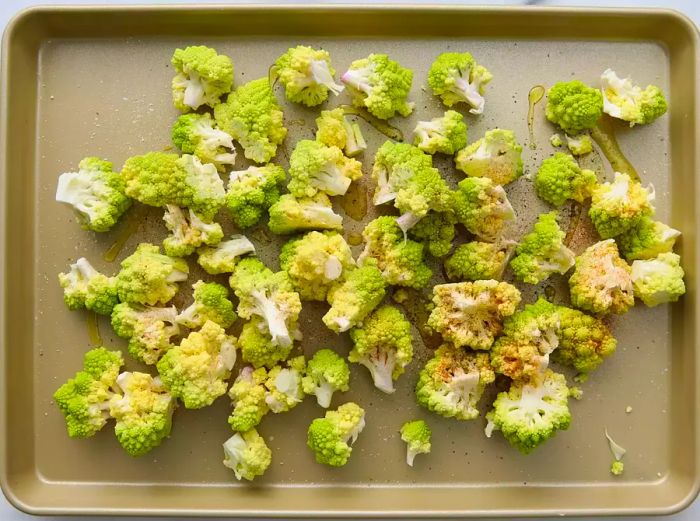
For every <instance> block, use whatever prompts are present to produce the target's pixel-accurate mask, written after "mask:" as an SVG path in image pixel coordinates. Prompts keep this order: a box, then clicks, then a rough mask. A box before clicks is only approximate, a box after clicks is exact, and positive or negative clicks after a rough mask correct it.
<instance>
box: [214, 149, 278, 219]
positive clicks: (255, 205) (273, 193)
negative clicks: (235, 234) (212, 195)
mask: <svg viewBox="0 0 700 521" xmlns="http://www.w3.org/2000/svg"><path fill="white" fill-rule="evenodd" d="M286 179H287V174H285V172H284V169H283V168H282V167H281V166H279V165H274V164H272V163H270V164H267V165H265V166H251V167H248V168H247V169H245V170H236V171H233V172H231V175H230V176H229V182H228V191H227V192H226V207H227V208H228V210H229V212H231V217H232V218H233V222H235V223H236V226H238V227H239V228H250V227H251V226H255V225H256V224H258V222H259V221H260V218H261V217H262V215H263V213H264V212H265V211H267V209H268V208H270V206H272V205H273V204H275V203H276V202H277V201H278V200H279V198H280V190H281V188H282V186H283V185H284V182H285V181H286Z"/></svg>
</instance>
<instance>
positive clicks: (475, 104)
mask: <svg viewBox="0 0 700 521" xmlns="http://www.w3.org/2000/svg"><path fill="white" fill-rule="evenodd" d="M454 80H455V82H454V86H455V88H454V89H453V92H454V93H455V94H459V95H460V96H462V97H463V98H464V100H465V101H466V102H467V103H469V105H471V106H472V108H471V109H469V112H470V113H472V114H482V113H483V112H484V97H483V96H482V95H481V94H480V93H479V87H480V84H479V83H477V82H475V83H469V81H468V80H466V79H464V78H463V77H462V76H460V75H455V76H454Z"/></svg>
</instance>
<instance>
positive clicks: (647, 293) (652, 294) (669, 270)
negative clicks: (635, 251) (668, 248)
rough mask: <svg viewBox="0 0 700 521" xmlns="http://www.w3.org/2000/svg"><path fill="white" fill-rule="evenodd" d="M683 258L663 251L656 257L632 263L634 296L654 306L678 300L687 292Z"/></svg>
mask: <svg viewBox="0 0 700 521" xmlns="http://www.w3.org/2000/svg"><path fill="white" fill-rule="evenodd" d="M684 275H685V273H684V272H683V268H681V258H680V257H679V256H678V255H676V254H675V253H661V254H659V256H658V257H656V258H655V259H648V260H636V261H634V262H633V263H632V284H633V285H634V296H635V297H637V298H638V299H641V301H642V302H644V303H645V304H646V305H647V306H649V307H653V306H658V305H659V304H666V303H668V302H676V301H678V299H679V298H680V297H681V295H683V294H685V284H684V283H683V276H684Z"/></svg>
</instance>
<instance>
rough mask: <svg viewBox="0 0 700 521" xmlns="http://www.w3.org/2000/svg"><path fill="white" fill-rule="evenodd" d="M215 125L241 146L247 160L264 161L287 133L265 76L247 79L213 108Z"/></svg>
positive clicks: (280, 112) (275, 151)
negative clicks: (246, 81) (223, 101)
mask: <svg viewBox="0 0 700 521" xmlns="http://www.w3.org/2000/svg"><path fill="white" fill-rule="evenodd" d="M214 117H215V118H216V123H217V125H218V127H219V128H220V129H221V130H223V131H225V132H227V133H228V134H231V136H233V139H235V140H236V141H238V142H239V143H240V144H241V146H242V147H243V152H244V154H245V157H246V158H247V159H250V160H252V161H255V162H256V163H267V162H268V161H270V159H272V158H273V157H274V156H275V154H276V153H277V145H281V144H282V141H284V138H285V137H286V136H287V129H286V128H284V121H283V119H282V109H281V108H280V106H279V104H278V103H277V98H275V94H274V93H273V92H272V88H271V87H270V82H269V81H268V79H267V77H265V78H259V79H257V80H253V81H250V82H248V83H246V84H245V85H242V86H240V87H238V88H237V89H236V90H235V91H234V92H232V93H231V94H229V96H228V98H227V99H226V102H225V103H220V104H219V105H217V106H216V107H215V108H214Z"/></svg>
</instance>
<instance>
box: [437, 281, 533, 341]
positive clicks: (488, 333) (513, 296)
mask: <svg viewBox="0 0 700 521" xmlns="http://www.w3.org/2000/svg"><path fill="white" fill-rule="evenodd" d="M433 303H434V304H435V308H434V309H433V311H432V312H431V313H430V317H429V318H428V326H430V327H431V328H433V329H434V330H435V331H437V332H438V333H440V334H441V335H442V337H443V338H444V339H445V340H446V341H448V342H452V343H453V344H454V345H455V346H457V347H464V346H469V347H471V348H473V349H489V348H490V347H491V345H492V344H493V340H494V338H495V337H496V336H497V335H498V334H500V332H501V330H502V329H503V319H504V318H505V317H507V316H510V315H512V314H513V313H514V312H515V310H516V308H517V307H518V304H520V292H519V291H518V289H517V288H516V287H515V286H512V285H510V284H508V283H507V282H498V281H496V280H477V281H475V282H457V283H452V284H438V285H437V286H435V287H434V288H433Z"/></svg>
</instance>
